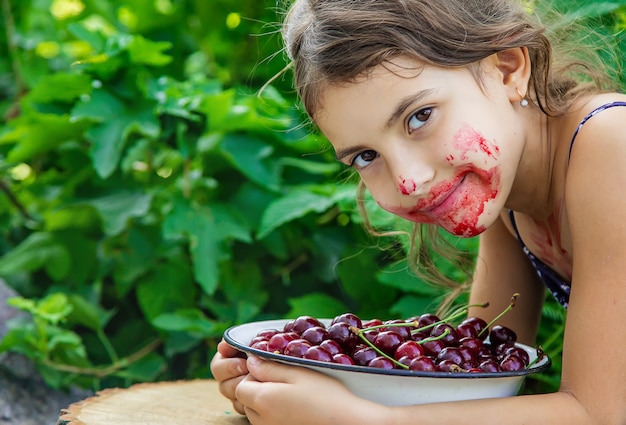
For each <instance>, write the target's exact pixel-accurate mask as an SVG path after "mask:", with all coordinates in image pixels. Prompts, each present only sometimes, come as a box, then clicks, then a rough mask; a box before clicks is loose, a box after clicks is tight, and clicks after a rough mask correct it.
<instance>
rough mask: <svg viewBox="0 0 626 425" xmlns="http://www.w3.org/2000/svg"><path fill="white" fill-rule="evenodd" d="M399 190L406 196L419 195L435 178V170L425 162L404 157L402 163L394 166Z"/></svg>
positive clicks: (393, 174) (393, 172)
mask: <svg viewBox="0 0 626 425" xmlns="http://www.w3.org/2000/svg"><path fill="white" fill-rule="evenodd" d="M390 171H391V173H392V174H391V175H392V176H395V185H396V189H397V191H398V192H399V193H400V194H402V195H406V196H416V195H417V196H419V195H423V194H424V193H425V191H426V190H427V189H426V184H427V183H428V182H430V181H432V180H433V178H434V175H435V172H434V169H433V168H432V167H429V166H428V165H426V164H425V163H423V162H420V161H413V160H411V159H408V160H407V158H404V159H403V160H402V161H401V164H396V166H394V167H392V170H390Z"/></svg>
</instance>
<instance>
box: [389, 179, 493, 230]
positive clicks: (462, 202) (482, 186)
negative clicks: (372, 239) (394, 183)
mask: <svg viewBox="0 0 626 425" xmlns="http://www.w3.org/2000/svg"><path fill="white" fill-rule="evenodd" d="M460 178H462V179H463V181H462V182H461V183H460V184H459V185H458V187H457V188H456V189H455V190H454V191H453V193H452V194H450V196H449V197H448V199H446V200H445V201H444V203H443V204H442V205H440V206H438V207H436V208H435V209H433V210H424V208H425V205H427V204H429V202H430V201H428V200H429V199H436V198H438V197H439V196H440V194H441V193H444V192H446V191H448V190H450V188H451V187H452V186H454V184H452V183H451V182H442V183H440V184H438V185H436V186H435V187H433V189H432V190H431V193H430V194H429V196H428V197H427V198H426V199H423V200H420V201H418V202H417V203H416V205H415V206H414V207H412V208H399V207H389V206H384V205H381V206H382V207H383V208H384V209H386V210H387V211H389V212H391V213H393V214H396V215H398V216H400V217H403V218H406V219H408V220H411V221H414V222H417V223H428V224H437V225H439V226H441V227H442V228H444V229H445V230H447V231H448V232H450V233H452V234H453V235H456V236H463V237H473V236H477V235H479V234H480V233H482V232H484V231H485V229H486V227H485V226H484V225H479V224H478V222H479V220H480V218H481V216H482V215H483V213H484V212H485V205H486V204H487V203H488V202H490V201H493V200H494V199H495V198H496V196H497V195H498V193H499V187H500V170H499V168H498V167H494V168H492V169H490V170H480V169H475V168H472V169H471V170H469V171H467V170H466V171H465V172H464V175H462V176H461V177H460Z"/></svg>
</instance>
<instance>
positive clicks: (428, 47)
mask: <svg viewBox="0 0 626 425" xmlns="http://www.w3.org/2000/svg"><path fill="white" fill-rule="evenodd" d="M282 31H283V38H284V42H285V51H286V53H287V55H288V57H289V59H290V60H291V64H290V65H291V67H292V68H293V72H294V83H295V89H296V91H297V93H298V95H299V97H300V99H301V101H302V103H303V105H304V107H305V109H306V111H307V113H308V114H309V116H310V117H311V118H312V119H313V121H314V117H315V113H316V110H317V108H319V106H320V99H321V96H322V93H323V91H324V90H325V89H326V88H327V87H329V86H331V85H340V84H346V83H351V82H354V81H355V80H356V79H357V78H359V77H362V76H363V75H366V74H367V73H368V72H369V71H371V69H372V68H373V67H375V66H377V65H381V64H383V65H384V64H385V63H386V62H387V61H389V60H391V59H393V58H394V57H397V56H399V55H403V56H410V57H412V58H416V59H418V60H419V61H421V62H423V63H426V64H431V65H436V66H445V67H467V68H468V69H469V70H471V71H472V73H473V74H474V76H475V78H476V79H477V81H480V73H479V68H478V64H479V62H480V61H481V60H482V59H484V58H486V57H488V56H490V55H492V54H494V53H497V52H500V51H503V50H506V49H510V48H516V47H526V48H527V49H528V52H529V55H530V60H531V63H532V71H531V76H530V82H529V87H528V90H529V101H531V102H533V103H534V105H535V106H536V107H538V108H539V109H541V110H542V111H543V112H544V113H545V114H547V115H559V114H562V113H564V112H565V111H566V110H567V109H568V108H569V107H570V106H571V104H572V102H574V101H575V100H576V99H577V98H578V97H580V96H583V95H585V94H588V93H592V92H594V91H599V90H600V87H601V86H602V85H603V84H605V82H604V80H603V77H604V73H602V72H601V67H598V66H597V63H596V64H593V65H585V64H584V62H582V61H579V60H576V59H575V60H562V59H560V58H559V59H558V60H557V59H555V58H554V57H553V55H554V51H553V47H552V44H551V42H550V39H549V38H548V36H547V30H546V28H545V27H544V26H543V25H542V24H541V23H540V21H539V20H538V19H537V18H536V17H534V16H532V15H531V14H530V13H528V12H527V11H526V10H525V8H524V5H523V4H521V3H520V2H518V1H513V0H439V1H436V0H433V1H428V2H425V1H423V0H296V1H295V2H294V3H293V4H292V6H291V7H290V9H289V10H288V12H287V15H286V17H285V20H284V25H283V30H282ZM361 189H363V188H361ZM362 210H363V212H365V209H364V208H362ZM366 223H367V221H366ZM437 235H438V232H437V231H436V230H433V229H432V226H426V227H420V228H416V229H415V231H414V234H413V236H414V237H413V241H414V242H413V244H412V245H413V246H412V249H411V251H412V259H413V260H414V262H415V265H416V266H418V265H419V267H420V269H416V271H418V273H420V274H422V275H424V274H426V275H430V276H431V277H432V278H433V279H430V280H437V281H439V282H440V283H444V284H452V282H449V280H448V279H447V278H446V277H445V276H442V275H441V273H439V272H438V270H437V268H436V267H435V266H434V263H433V261H432V258H431V255H430V254H429V252H430V250H433V251H434V252H436V253H438V254H443V255H446V256H447V258H457V259H463V255H462V253H458V254H459V255H456V256H455V254H454V249H447V247H446V244H445V243H444V244H443V245H441V243H440V242H441V238H439V237H438V236H437ZM433 238H434V240H433ZM425 239H429V242H431V243H430V247H428V246H427V245H426V244H424V240H425ZM448 248H451V247H448ZM461 263H463V262H462V261H461ZM466 266H467V267H466V270H467V273H468V276H470V272H469V268H470V267H471V266H472V264H471V261H467V264H466ZM455 284H456V285H457V286H458V283H455Z"/></svg>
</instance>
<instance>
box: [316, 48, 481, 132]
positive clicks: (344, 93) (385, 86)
mask: <svg viewBox="0 0 626 425" xmlns="http://www.w3.org/2000/svg"><path fill="white" fill-rule="evenodd" d="M461 74H463V75H465V77H467V75H469V72H468V71H467V69H465V68H441V67H435V66H431V65H426V64H424V63H422V62H419V61H417V60H413V59H410V58H404V57H400V58H396V59H394V60H393V61H388V62H385V63H384V64H381V65H378V66H376V67H374V68H372V69H371V70H369V71H368V72H367V73H366V74H364V75H361V76H359V77H358V78H356V79H355V80H354V81H351V82H348V83H343V84H332V85H327V86H326V87H325V88H324V89H323V90H322V92H321V96H320V98H319V100H320V101H319V105H318V108H317V111H316V114H315V116H314V120H315V123H316V124H317V125H318V126H319V127H320V129H321V130H322V132H324V133H325V134H326V135H327V137H329V138H330V139H331V141H332V139H333V138H332V137H331V134H332V133H335V131H336V130H339V129H340V128H341V127H345V126H348V125H350V126H352V129H354V124H359V127H368V126H377V127H380V124H381V123H385V122H386V121H387V120H388V119H389V118H390V117H392V116H393V114H394V110H396V109H397V108H398V106H399V104H401V103H402V102H407V101H410V100H411V99H413V98H417V97H418V96H419V95H420V93H424V92H426V93H433V92H442V93H443V92H446V91H450V90H453V89H454V86H458V85H459V84H463V80H464V79H463V78H461V77H460V75H461ZM470 79H471V77H470Z"/></svg>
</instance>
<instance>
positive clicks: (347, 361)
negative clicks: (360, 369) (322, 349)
mask: <svg viewBox="0 0 626 425" xmlns="http://www.w3.org/2000/svg"><path fill="white" fill-rule="evenodd" d="M333 363H337V364H343V365H354V360H352V357H350V356H349V355H347V354H344V353H338V354H335V355H334V356H333Z"/></svg>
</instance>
